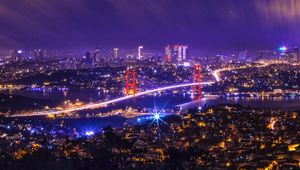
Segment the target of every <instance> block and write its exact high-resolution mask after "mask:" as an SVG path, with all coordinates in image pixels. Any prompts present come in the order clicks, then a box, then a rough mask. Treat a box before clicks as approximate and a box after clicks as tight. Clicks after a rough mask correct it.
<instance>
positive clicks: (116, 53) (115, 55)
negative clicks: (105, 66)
mask: <svg viewBox="0 0 300 170" xmlns="http://www.w3.org/2000/svg"><path fill="white" fill-rule="evenodd" d="M111 55H112V58H113V59H118V58H119V49H118V48H113V49H112V52H111Z"/></svg>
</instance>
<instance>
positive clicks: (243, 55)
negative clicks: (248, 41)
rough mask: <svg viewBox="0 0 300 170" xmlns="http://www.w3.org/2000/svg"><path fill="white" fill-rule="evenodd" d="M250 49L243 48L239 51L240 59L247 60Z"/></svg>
mask: <svg viewBox="0 0 300 170" xmlns="http://www.w3.org/2000/svg"><path fill="white" fill-rule="evenodd" d="M247 54H248V50H242V51H239V53H238V61H240V62H245V61H246V60H247Z"/></svg>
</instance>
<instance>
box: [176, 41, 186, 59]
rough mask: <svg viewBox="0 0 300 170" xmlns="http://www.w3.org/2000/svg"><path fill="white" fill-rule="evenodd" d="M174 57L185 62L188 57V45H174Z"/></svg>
mask: <svg viewBox="0 0 300 170" xmlns="http://www.w3.org/2000/svg"><path fill="white" fill-rule="evenodd" d="M173 58H174V59H175V60H176V61H177V62H183V61H185V60H186V59H187V58H188V46H187V45H178V44H177V45H174V47H173Z"/></svg>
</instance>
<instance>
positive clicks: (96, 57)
mask: <svg viewBox="0 0 300 170" xmlns="http://www.w3.org/2000/svg"><path fill="white" fill-rule="evenodd" d="M100 62H101V56H100V50H99V49H98V48H97V49H96V50H95V52H94V57H93V61H92V65H96V64H97V63H100Z"/></svg>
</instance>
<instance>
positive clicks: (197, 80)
mask: <svg viewBox="0 0 300 170" xmlns="http://www.w3.org/2000/svg"><path fill="white" fill-rule="evenodd" d="M267 65H268V64H264V65H258V66H255V67H265V66H267ZM244 68H248V67H246V66H242V67H238V68H223V69H219V70H215V71H213V73H212V74H213V76H214V77H215V79H216V81H217V82H218V81H220V80H221V78H220V75H219V74H220V72H223V71H230V70H237V69H244ZM193 70H194V71H193V81H194V82H193V83H185V84H178V85H170V86H166V87H160V88H156V89H152V90H146V91H143V92H138V93H136V75H135V74H136V73H135V70H131V71H130V70H127V71H126V75H125V76H126V89H125V90H126V96H123V97H120V98H116V99H112V100H108V101H104V102H102V101H100V102H98V103H89V104H85V105H83V106H78V107H75V108H68V109H65V110H59V111H56V110H54V111H40V112H39V111H37V112H31V113H23V114H17V115H11V116H10V117H27V116H47V115H57V114H65V113H71V112H77V111H82V110H87V109H97V108H101V107H105V106H107V105H109V104H112V103H117V102H121V101H124V100H128V99H131V98H134V97H138V96H143V95H147V94H150V93H155V92H159V91H165V90H172V89H177V88H184V87H193V91H194V92H195V90H197V91H198V94H199V92H201V89H200V86H203V85H211V84H213V83H215V82H214V81H208V82H201V78H200V66H199V65H195V66H194V67H193ZM129 77H132V80H131V82H130V81H129V79H130V78H129ZM196 87H197V88H196ZM130 88H131V89H132V90H133V94H129V89H130Z"/></svg>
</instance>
